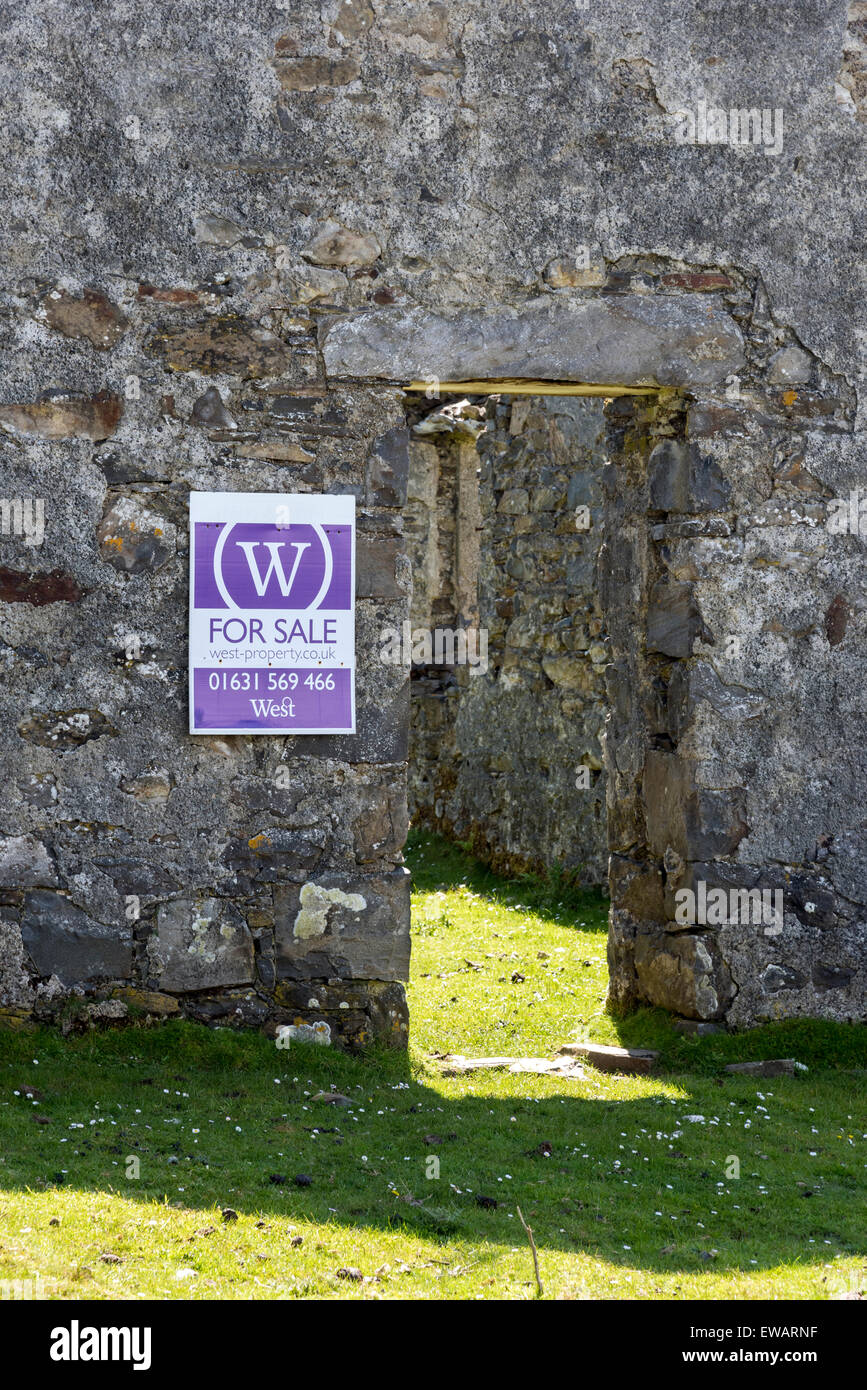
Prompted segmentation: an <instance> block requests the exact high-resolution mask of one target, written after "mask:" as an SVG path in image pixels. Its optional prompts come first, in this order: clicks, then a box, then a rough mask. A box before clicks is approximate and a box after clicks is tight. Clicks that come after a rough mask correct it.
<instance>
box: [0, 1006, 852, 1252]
mask: <svg viewBox="0 0 867 1390" xmlns="http://www.w3.org/2000/svg"><path fill="white" fill-rule="evenodd" d="M34 1058H38V1059H39V1065H38V1067H37V1066H34V1064H33V1059H34ZM278 1079H279V1084H278ZM509 1080H510V1082H511V1083H512V1085H513V1086H514V1080H515V1079H514V1078H509ZM24 1083H29V1084H36V1085H38V1086H39V1088H40V1091H41V1092H42V1095H41V1098H40V1100H39V1104H38V1107H34V1106H33V1104H32V1101H30V1100H28V1099H26V1098H25V1097H24V1096H23V1095H19V1096H15V1095H14V1091H15V1089H16V1088H17V1089H19V1090H20V1088H21V1086H22V1084H24ZM520 1083H521V1085H522V1090H525V1092H526V1093H525V1094H523V1095H522V1096H520V1097H516V1096H515V1095H514V1094H511V1095H502V1094H498V1088H499V1090H502V1089H503V1078H498V1077H495V1076H494V1077H492V1076H487V1077H482V1076H476V1077H475V1078H473V1080H472V1081H471V1082H470V1081H465V1080H462V1081H460V1082H455V1083H447V1082H440V1081H439V1080H438V1079H435V1078H430V1077H428V1078H427V1079H425V1078H424V1077H420V1076H418V1075H417V1074H416V1073H415V1072H414V1070H413V1066H412V1063H411V1060H410V1058H408V1057H407V1056H406V1054H400V1053H387V1054H384V1053H375V1054H371V1055H370V1056H368V1057H367V1058H366V1059H363V1060H362V1059H358V1058H355V1057H350V1056H346V1055H344V1054H341V1053H338V1052H336V1051H334V1050H332V1049H325V1048H316V1047H306V1048H305V1047H300V1046H299V1047H297V1048H293V1049H292V1050H291V1052H281V1051H279V1050H277V1049H276V1048H275V1046H274V1044H273V1043H271V1042H269V1041H268V1040H267V1039H265V1038H264V1037H262V1036H261V1035H259V1034H243V1033H233V1032H229V1031H228V1030H226V1031H223V1030H218V1031H214V1030H209V1029H207V1028H204V1027H201V1026H199V1025H195V1024H189V1023H169V1024H165V1025H162V1026H161V1027H159V1028H156V1029H149V1030H144V1029H143V1030H126V1031H123V1032H116V1033H105V1034H100V1035H90V1036H86V1037H81V1038H71V1039H62V1038H61V1037H60V1036H59V1035H57V1034H56V1033H53V1032H47V1031H40V1032H38V1033H33V1034H27V1035H0V1143H2V1157H3V1162H2V1165H0V1184H2V1187H3V1188H4V1189H5V1190H6V1192H7V1193H10V1192H13V1191H18V1192H23V1191H24V1190H25V1189H30V1190H31V1191H36V1192H38V1191H51V1190H53V1189H61V1190H63V1191H66V1192H68V1191H70V1190H71V1189H75V1190H77V1191H83V1192H94V1193H95V1192H102V1193H109V1192H113V1193H114V1194H115V1195H118V1196H121V1197H123V1198H124V1199H126V1200H130V1199H132V1200H134V1201H144V1200H148V1199H149V1200H155V1201H157V1202H163V1201H166V1202H168V1203H176V1204H178V1205H180V1206H182V1207H183V1209H184V1211H186V1212H187V1213H188V1214H189V1215H191V1216H194V1215H195V1214H196V1213H197V1212H201V1213H202V1215H203V1216H204V1215H205V1214H207V1216H208V1217H210V1218H212V1217H213V1208H214V1207H215V1206H216V1207H218V1208H222V1207H227V1206H230V1207H233V1208H235V1209H236V1210H238V1211H240V1212H242V1213H249V1214H251V1215H256V1216H257V1217H259V1216H267V1215H275V1216H277V1215H279V1216H281V1217H285V1218H287V1219H291V1220H295V1221H298V1220H306V1221H311V1222H317V1223H325V1224H330V1225H332V1226H335V1225H337V1226H340V1225H344V1226H347V1227H354V1228H358V1229H379V1230H400V1229H403V1230H405V1231H406V1232H407V1233H408V1234H412V1235H415V1236H417V1237H422V1238H425V1239H428V1240H434V1241H438V1242H456V1241H457V1242H463V1243H465V1242H470V1243H478V1242H488V1243H490V1244H491V1245H493V1246H497V1245H499V1246H506V1247H512V1246H518V1245H520V1244H521V1243H522V1238H523V1233H522V1232H521V1231H520V1227H519V1223H518V1221H517V1218H516V1216H515V1214H514V1213H515V1208H516V1204H520V1206H521V1208H522V1210H523V1212H524V1215H525V1217H526V1218H527V1220H529V1221H531V1223H532V1225H533V1228H534V1232H535V1237H536V1241H537V1244H538V1246H539V1248H540V1250H552V1251H553V1250H557V1251H561V1252H571V1253H573V1254H577V1253H579V1252H584V1253H589V1254H591V1255H593V1256H595V1257H598V1258H601V1259H604V1260H607V1261H611V1262H612V1263H613V1264H619V1265H624V1266H630V1267H637V1268H640V1269H645V1270H648V1271H658V1272H665V1273H667V1274H672V1273H683V1274H687V1273H690V1274H693V1273H699V1272H707V1271H708V1270H709V1269H711V1268H712V1269H713V1271H714V1272H715V1273H722V1272H723V1271H725V1270H733V1269H746V1270H753V1271H755V1270H756V1269H773V1268H775V1267H776V1266H778V1265H780V1264H784V1263H789V1262H792V1261H795V1260H800V1261H801V1262H804V1263H810V1264H812V1262H813V1260H814V1259H815V1262H816V1264H817V1266H818V1265H819V1264H821V1263H822V1262H824V1261H826V1260H828V1259H829V1258H831V1257H832V1255H834V1254H836V1253H840V1254H842V1255H855V1254H858V1253H863V1252H864V1251H865V1249H867V1241H865V1234H864V1230H863V1222H862V1221H861V1219H860V1213H859V1204H858V1200H857V1198H858V1190H859V1180H860V1175H861V1172H862V1171H863V1168H862V1165H863V1161H864V1160H863V1154H862V1153H860V1151H859V1150H858V1149H857V1148H856V1147H853V1146H852V1144H850V1143H848V1142H847V1133H848V1130H851V1129H852V1128H853V1127H852V1125H851V1122H850V1121H847V1119H846V1116H847V1113H848V1112H849V1111H851V1110H852V1108H853V1089H854V1087H853V1081H852V1078H851V1076H846V1075H842V1074H839V1073H836V1074H835V1073H826V1074H825V1076H824V1077H822V1078H821V1079H820V1080H817V1079H816V1078H813V1077H812V1076H810V1077H806V1078H801V1077H796V1078H777V1079H775V1080H774V1081H772V1082H768V1083H759V1089H760V1090H761V1089H762V1087H763V1086H764V1087H767V1088H768V1092H769V1093H772V1099H770V1098H768V1097H767V1095H766V1092H765V1091H763V1092H762V1093H763V1095H765V1097H766V1098H765V1099H764V1101H763V1102H759V1103H758V1105H757V1099H756V1097H757V1083H756V1082H755V1081H754V1080H752V1079H750V1078H744V1077H732V1076H727V1077H725V1078H720V1079H718V1080H705V1079H702V1078H701V1077H694V1078H691V1079H690V1081H689V1082H688V1083H684V1082H681V1083H679V1084H678V1085H677V1086H676V1087H675V1086H674V1085H673V1083H672V1080H671V1078H666V1077H664V1076H660V1077H659V1078H645V1079H643V1080H642V1081H641V1082H640V1083H637V1082H635V1081H633V1080H631V1079H627V1080H624V1081H623V1082H622V1083H614V1082H612V1081H611V1080H610V1079H606V1081H605V1084H606V1085H608V1086H611V1085H617V1084H622V1086H623V1088H624V1090H626V1088H632V1093H631V1094H628V1098H624V1099H617V1098H599V1097H598V1096H588V1095H587V1094H586V1093H582V1094H581V1095H579V1096H576V1095H575V1093H574V1084H575V1083H569V1082H560V1083H557V1082H553V1081H551V1080H547V1079H545V1080H543V1079H541V1078H534V1077H521V1078H520ZM524 1083H526V1085H524ZM570 1086H571V1087H572V1089H571V1090H570ZM636 1086H640V1088H641V1094H639V1095H636V1094H634V1089H635V1087H636ZM332 1087H335V1088H337V1090H339V1091H340V1092H341V1093H343V1094H344V1095H346V1096H348V1097H349V1098H350V1100H351V1101H352V1105H351V1107H350V1106H342V1105H334V1104H331V1103H329V1102H326V1101H324V1100H319V1101H316V1100H314V1099H313V1096H314V1094H315V1093H316V1092H317V1091H320V1090H321V1091H325V1092H327V1091H329V1089H330V1088H332ZM456 1090H457V1091H458V1092H459V1094H455V1093H454V1092H455V1091H456ZM673 1093H674V1094H673ZM2 1102H5V1104H3V1103H2ZM811 1107H812V1108H811ZM36 1113H39V1114H40V1115H41V1116H42V1117H43V1118H45V1119H47V1120H48V1121H49V1122H50V1123H47V1124H41V1125H37V1124H35V1123H34V1114H36ZM696 1113H698V1114H700V1115H702V1116H703V1117H704V1123H699V1122H697V1121H694V1120H691V1121H686V1119H685V1117H686V1116H687V1115H694V1114H696ZM766 1116H767V1117H768V1118H766ZM715 1117H716V1118H718V1119H719V1121H720V1123H719V1124H718V1125H712V1124H711V1123H710V1121H711V1120H712V1119H713V1118H715ZM745 1117H746V1118H748V1119H749V1120H750V1127H747V1128H745V1127H744V1121H745ZM726 1121H729V1123H730V1124H731V1127H730V1128H729V1127H726ZM841 1126H842V1127H843V1129H841ZM814 1130H818V1131H819V1132H818V1133H816V1132H814ZM844 1130H846V1132H845V1133H844ZM854 1137H855V1138H856V1139H860V1135H857V1134H856V1135H855V1136H854ZM61 1141H65V1142H61ZM131 1156H132V1157H135V1158H137V1159H138V1161H139V1164H140V1177H139V1178H138V1179H137V1180H127V1179H126V1177H125V1169H126V1167H127V1166H128V1159H129V1157H131ZM732 1156H734V1157H736V1158H737V1159H738V1161H739V1163H740V1170H741V1176H740V1178H739V1179H738V1180H737V1181H735V1180H729V1179H728V1178H727V1177H726V1164H727V1163H729V1162H730V1160H731V1157H732ZM431 1158H435V1159H437V1160H438V1162H439V1177H438V1178H437V1179H428V1178H427V1177H426V1173H427V1172H428V1171H430V1159H431ZM299 1175H305V1176H306V1177H309V1178H310V1180H311V1181H310V1183H309V1185H306V1186H303V1187H300V1186H296V1185H295V1182H294V1179H295V1178H296V1177H297V1176H299ZM479 1194H482V1195H483V1196H485V1197H487V1198H490V1199H493V1202H495V1203H496V1205H487V1206H480V1205H478V1202H477V1198H478V1196H479ZM408 1197H411V1198H412V1199H413V1201H415V1202H420V1203H421V1204H422V1205H421V1206H414V1205H411V1204H410V1202H409V1201H408V1200H407V1198H408ZM200 1224H206V1222H205V1221H204V1220H202V1222H201V1223H200ZM811 1242H812V1244H811Z"/></svg>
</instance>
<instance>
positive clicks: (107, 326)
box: [42, 289, 128, 351]
mask: <svg viewBox="0 0 867 1390" xmlns="http://www.w3.org/2000/svg"><path fill="white" fill-rule="evenodd" d="M42 309H43V313H44V314H45V319H46V322H47V323H48V324H50V326H51V327H52V328H56V329H57V331H58V332H59V333H63V334H64V336H65V337H67V338H83V339H84V340H85V341H86V342H88V343H90V344H91V346H92V347H95V348H100V349H101V350H102V351H107V350H108V349H109V348H112V347H114V345H115V343H117V342H118V341H119V340H120V339H121V338H122V337H123V334H124V331H125V330H126V328H127V324H128V320H127V318H126V315H125V314H123V313H122V312H121V310H120V309H119V308H118V307H117V305H116V304H113V303H112V302H111V300H110V299H109V298H108V296H107V295H105V294H103V293H102V291H101V290H96V289H86V290H84V292H83V293H82V295H81V296H80V297H78V298H76V297H75V296H74V295H71V294H67V292H66V290H51V291H50V292H49V294H47V295H46V296H45V298H44V299H43V301H42Z"/></svg>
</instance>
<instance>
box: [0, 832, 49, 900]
mask: <svg viewBox="0 0 867 1390" xmlns="http://www.w3.org/2000/svg"><path fill="white" fill-rule="evenodd" d="M56 883H57V872H56V870H55V867H54V864H53V862H52V859H51V856H50V855H49V853H48V850H47V849H46V848H45V845H44V844H43V843H42V841H41V840H37V839H36V837H35V836H34V835H5V836H3V837H2V838H0V888H52V887H54V886H55V885H56Z"/></svg>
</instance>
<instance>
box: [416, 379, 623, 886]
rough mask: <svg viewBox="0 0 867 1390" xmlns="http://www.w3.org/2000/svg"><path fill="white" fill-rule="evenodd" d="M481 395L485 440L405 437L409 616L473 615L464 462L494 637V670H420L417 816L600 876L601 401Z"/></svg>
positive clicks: (509, 859) (483, 606)
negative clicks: (467, 604)
mask: <svg viewBox="0 0 867 1390" xmlns="http://www.w3.org/2000/svg"><path fill="white" fill-rule="evenodd" d="M484 408H485V413H486V420H485V422H484V431H483V433H481V434H480V436H479V437H478V439H477V440H476V441H475V442H473V441H469V442H468V441H467V440H466V439H464V440H463V442H455V441H454V437H453V436H448V435H446V436H445V439H446V442H445V443H443V444H440V446H439V448H437V446H436V445H435V444H434V443H432V442H429V441H428V440H426V439H425V438H424V437H423V438H421V439H419V440H418V442H415V443H413V444H412V445H411V447H410V457H411V460H412V462H411V467H410V494H411V498H412V497H414V499H415V500H413V501H411V504H410V506H411V511H410V514H409V516H408V519H407V549H408V553H409V555H410V557H411V558H412V560H413V573H414V575H415V576H417V579H416V587H415V594H414V598H413V605H412V622H413V627H414V628H415V627H418V626H428V627H435V626H437V625H445V626H458V625H460V624H461V623H462V622H466V621H468V616H467V615H466V614H462V613H461V612H460V611H459V609H460V593H459V584H458V583H457V582H456V577H455V573H456V565H457V555H458V550H459V548H460V537H461V535H462V534H463V528H462V523H461V517H460V515H459V496H460V493H459V487H458V481H459V478H460V477H461V476H464V477H467V478H471V479H472V482H473V484H474V486H475V487H476V489H477V491H478V494H479V502H478V520H477V521H476V518H475V517H469V518H464V526H467V525H475V526H477V534H478V551H479V560H478V569H477V572H476V574H475V576H474V579H475V583H474V589H475V595H476V597H475V601H474V604H473V612H472V615H471V617H472V621H473V622H474V623H475V625H476V626H478V627H479V628H480V629H482V630H484V632H485V633H486V640H487V670H486V671H484V672H482V671H480V670H474V669H473V667H472V666H469V665H464V666H460V665H456V666H452V667H442V666H440V667H437V666H430V665H429V666H422V665H421V664H419V665H418V666H417V667H416V668H415V669H414V670H413V681H412V702H411V703H412V723H411V734H410V759H409V784H408V785H409V805H410V815H411V816H412V818H413V820H414V821H415V822H419V823H424V824H428V825H431V826H433V827H434V828H436V829H437V830H438V831H440V832H441V833H443V834H445V835H447V836H449V837H450V838H452V839H456V840H458V841H462V842H469V843H470V844H472V846H473V849H474V851H475V852H476V853H477V854H479V855H480V856H481V857H483V858H484V859H486V860H487V861H488V862H490V863H491V864H493V866H494V867H495V868H497V869H499V870H501V871H504V872H507V873H515V872H521V871H524V870H527V869H531V870H534V871H537V872H546V871H547V870H549V869H552V868H553V867H554V866H559V867H561V868H563V869H566V870H568V871H569V872H570V873H571V874H573V875H574V876H575V877H576V878H578V879H580V880H581V881H582V882H585V883H594V884H605V883H607V861H608V854H607V837H606V828H605V777H604V771H603V754H602V742H601V735H602V728H603V724H604V720H605V682H604V669H605V666H606V664H607V662H608V647H607V642H606V630H605V622H604V619H603V616H602V613H601V609H600V606H599V602H598V597H597V585H598V575H597V559H598V551H599V545H600V540H601V534H602V531H601V518H602V503H603V496H602V489H601V480H600V475H601V470H602V467H603V465H604V461H605V460H604V435H605V417H604V408H603V402H602V401H601V400H594V399H581V398H578V397H567V396H560V397H557V396H537V397H526V396H525V397H515V398H514V399H511V400H510V399H509V398H502V399H501V398H498V397H493V398H489V399H488V401H487V403H486V406H485V407H484ZM430 419H431V416H428V417H427V421H429V420H430ZM426 427H427V426H426V422H425V420H424V418H423V420H422V422H421V425H420V428H421V429H425V428H426ZM436 437H437V438H440V439H442V438H443V436H436Z"/></svg>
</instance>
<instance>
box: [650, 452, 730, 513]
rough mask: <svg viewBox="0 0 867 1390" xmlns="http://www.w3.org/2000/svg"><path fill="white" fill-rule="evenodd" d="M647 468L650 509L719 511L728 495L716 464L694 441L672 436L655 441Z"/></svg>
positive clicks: (722, 476)
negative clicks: (661, 440) (683, 440)
mask: <svg viewBox="0 0 867 1390" xmlns="http://www.w3.org/2000/svg"><path fill="white" fill-rule="evenodd" d="M647 471H648V485H649V490H650V505H651V508H652V509H653V510H654V511H659V512H713V511H721V510H723V509H724V508H725V507H726V506H727V505H728V503H729V500H730V498H731V488H730V486H729V484H728V482H727V481H726V478H725V476H724V475H723V472H722V470H721V468H720V466H719V464H718V463H717V462H716V460H715V459H712V458H710V457H708V456H706V455H703V454H702V453H701V452H700V451H699V450H698V449H697V447H696V446H695V445H694V444H686V443H683V442H682V441H680V440H676V439H667V440H664V441H663V442H662V443H661V444H657V446H656V448H655V449H654V450H653V451H652V453H651V455H650V459H649V460H648V465H647Z"/></svg>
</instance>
